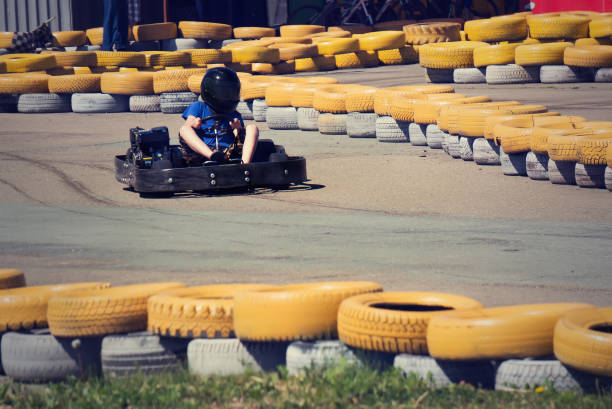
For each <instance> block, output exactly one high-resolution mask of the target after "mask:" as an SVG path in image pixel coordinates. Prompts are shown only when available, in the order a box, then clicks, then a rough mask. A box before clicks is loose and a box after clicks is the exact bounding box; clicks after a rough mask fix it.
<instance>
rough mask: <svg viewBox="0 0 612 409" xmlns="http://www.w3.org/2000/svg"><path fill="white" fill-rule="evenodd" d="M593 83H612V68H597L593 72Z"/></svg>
mask: <svg viewBox="0 0 612 409" xmlns="http://www.w3.org/2000/svg"><path fill="white" fill-rule="evenodd" d="M595 82H612V68H610V67H602V68H598V69H597V70H596V71H595Z"/></svg>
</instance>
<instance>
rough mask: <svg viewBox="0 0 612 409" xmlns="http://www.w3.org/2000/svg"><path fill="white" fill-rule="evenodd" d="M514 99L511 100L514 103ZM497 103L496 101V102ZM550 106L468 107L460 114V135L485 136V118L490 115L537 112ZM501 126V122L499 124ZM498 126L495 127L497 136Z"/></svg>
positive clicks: (543, 110)
mask: <svg viewBox="0 0 612 409" xmlns="http://www.w3.org/2000/svg"><path fill="white" fill-rule="evenodd" d="M512 102H513V101H511V103H512ZM494 104H495V103H494ZM547 110H548V108H546V107H545V106H543V105H516V106H513V105H497V106H495V105H492V106H489V107H483V108H472V107H466V109H465V110H462V111H461V113H460V116H459V123H458V128H459V135H461V136H469V137H472V138H482V137H484V126H485V118H486V117H487V116H489V115H509V114H515V115H519V114H537V113H540V112H546V111H547ZM497 126H499V124H498V125H497ZM497 126H496V127H495V129H494V133H495V136H496V137H497V131H496V129H497Z"/></svg>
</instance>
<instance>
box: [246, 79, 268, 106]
mask: <svg viewBox="0 0 612 409" xmlns="http://www.w3.org/2000/svg"><path fill="white" fill-rule="evenodd" d="M274 82H275V80H267V81H264V80H261V79H259V78H257V79H256V80H254V81H248V82H247V83H245V84H244V85H243V86H242V87H241V88H240V98H241V99H243V100H245V101H246V100H249V99H263V98H265V97H266V89H267V88H268V87H269V86H270V85H271V84H272V83H274Z"/></svg>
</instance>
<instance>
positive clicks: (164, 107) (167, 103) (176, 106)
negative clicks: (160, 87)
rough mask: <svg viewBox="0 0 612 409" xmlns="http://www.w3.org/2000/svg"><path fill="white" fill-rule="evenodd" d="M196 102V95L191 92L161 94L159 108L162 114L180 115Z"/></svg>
mask: <svg viewBox="0 0 612 409" xmlns="http://www.w3.org/2000/svg"><path fill="white" fill-rule="evenodd" d="M197 100H198V94H194V93H193V92H189V91H187V92H162V93H161V94H160V97H159V106H160V108H161V111H162V112H163V113H164V114H181V113H183V111H184V110H185V109H186V108H187V107H188V106H189V105H191V104H192V103H193V102H195V101H197Z"/></svg>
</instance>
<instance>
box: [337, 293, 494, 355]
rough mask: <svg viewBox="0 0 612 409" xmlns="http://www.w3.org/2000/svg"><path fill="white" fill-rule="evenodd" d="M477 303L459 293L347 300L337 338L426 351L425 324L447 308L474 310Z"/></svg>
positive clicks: (366, 296)
mask: <svg viewBox="0 0 612 409" xmlns="http://www.w3.org/2000/svg"><path fill="white" fill-rule="evenodd" d="M482 307H483V306H482V304H481V303H480V302H478V301H476V300H473V299H471V298H467V297H462V296H460V295H453V294H442V293H423V292H384V293H372V294H363V295H358V296H355V297H351V298H348V299H346V300H345V301H343V302H342V304H340V309H339V310H338V338H339V339H340V340H341V341H342V342H344V343H345V344H347V345H350V346H353V347H357V348H362V349H367V350H372V351H381V352H391V353H396V354H398V353H408V354H427V351H428V350H427V342H426V334H427V325H428V323H429V320H430V319H432V318H433V317H435V316H438V315H441V314H444V313H446V312H448V310H454V309H456V310H477V309H481V308H482Z"/></svg>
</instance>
